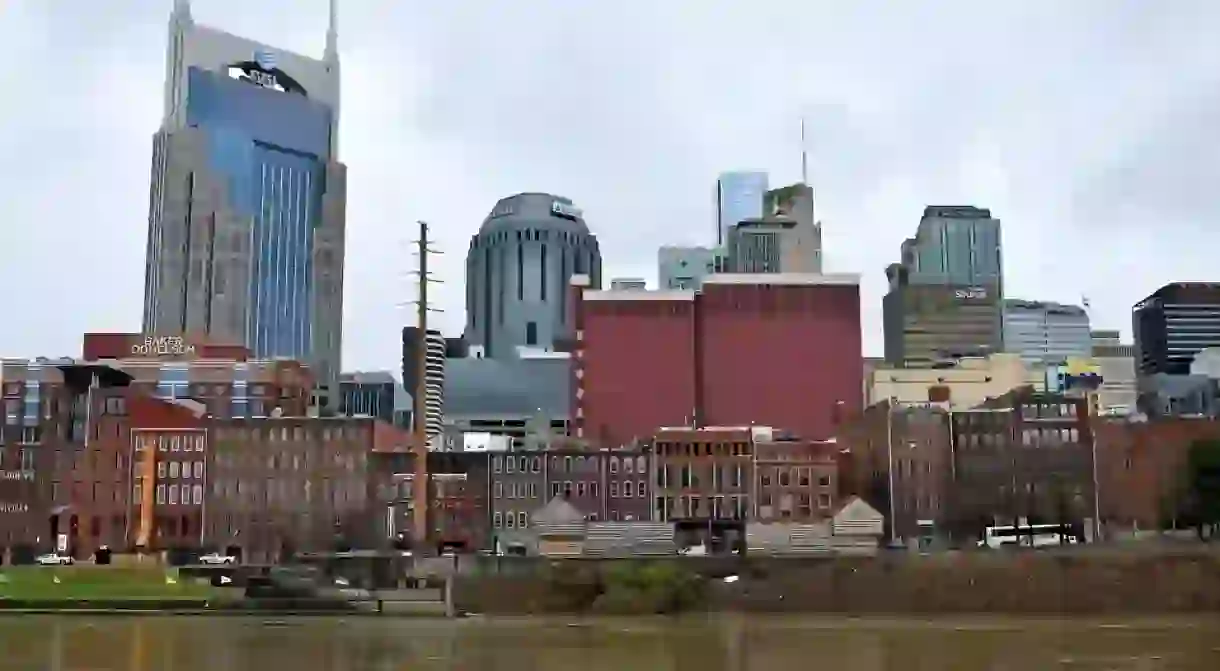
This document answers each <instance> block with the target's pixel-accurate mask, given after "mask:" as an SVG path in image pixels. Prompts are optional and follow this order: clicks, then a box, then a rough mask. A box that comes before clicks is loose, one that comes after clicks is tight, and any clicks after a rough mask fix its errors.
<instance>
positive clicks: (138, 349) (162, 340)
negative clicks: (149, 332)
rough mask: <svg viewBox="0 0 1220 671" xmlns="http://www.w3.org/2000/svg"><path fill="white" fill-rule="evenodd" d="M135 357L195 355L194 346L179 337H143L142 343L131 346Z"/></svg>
mask: <svg viewBox="0 0 1220 671" xmlns="http://www.w3.org/2000/svg"><path fill="white" fill-rule="evenodd" d="M131 353H132V354H133V355H135V356H145V357H156V356H186V355H189V354H194V353H195V346H194V345H192V344H190V343H188V342H186V341H184V340H183V339H182V337H181V336H145V337H144V340H143V341H142V342H138V343H136V344H134V345H132V346H131Z"/></svg>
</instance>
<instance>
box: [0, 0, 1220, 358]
mask: <svg viewBox="0 0 1220 671" xmlns="http://www.w3.org/2000/svg"><path fill="white" fill-rule="evenodd" d="M341 2H342V4H341V7H340V31H339V44H340V52H341V54H342V58H343V68H344V69H343V75H344V79H343V100H344V102H343V110H342V113H343V117H342V122H341V128H342V130H341V138H342V140H341V142H342V146H341V149H340V151H341V159H342V160H343V161H344V162H346V163H347V164H348V167H349V187H348V198H349V200H348V212H347V222H348V249H347V277H346V282H347V285H346V298H345V301H346V302H345V307H344V312H345V320H344V321H345V331H344V367H345V368H347V369H356V368H360V369H393V370H397V368H398V367H399V364H400V349H399V348H400V346H399V342H398V338H399V335H398V330H399V327H401V326H402V325H404V324H408V323H414V313H413V312H412V311H411V309H410V307H409V306H406V305H405V304H406V303H407V302H408V301H410V300H411V299H412V298H413V297H414V291H413V289H412V286H411V281H410V279H409V276H408V272H409V271H410V270H411V269H412V268H413V266H414V258H413V257H412V256H411V255H410V250H411V241H412V240H413V239H414V238H415V228H414V223H413V222H415V221H416V220H417V219H421V218H422V219H426V220H428V221H430V222H431V223H432V224H433V226H434V232H435V236H436V238H437V245H436V246H437V247H438V248H439V249H442V250H443V251H444V252H445V255H444V256H442V257H440V258H438V259H437V260H436V261H435V265H436V267H437V275H438V277H439V278H441V279H443V280H444V281H445V282H446V284H444V285H441V286H439V287H436V289H435V290H434V295H435V296H436V297H437V299H438V307H442V308H444V309H445V311H446V312H445V313H443V314H441V315H438V316H437V317H436V319H438V320H439V321H440V322H441V324H442V326H443V328H444V329H445V330H446V331H447V332H449V333H450V334H452V335H457V334H458V333H460V331H461V327H462V324H463V319H464V318H463V314H462V313H463V300H464V299H463V295H464V294H463V289H462V281H463V277H462V276H463V269H464V258H465V253H466V248H467V245H468V244H469V240H470V236H471V235H472V234H474V233H475V232H476V230H477V228H478V226H479V223H480V221H481V219H482V218H483V217H484V216H485V215H486V214H487V212H488V210H490V208H491V207H492V205H493V204H494V202H495V200H496V199H497V198H498V197H501V196H505V195H509V194H512V193H516V192H519V191H548V192H552V193H557V194H562V195H565V196H568V197H570V198H572V199H573V200H574V201H575V202H576V204H577V205H579V206H581V207H583V208H584V209H585V212H586V217H587V218H588V221H589V224H590V226H591V227H592V229H593V230H594V232H595V233H596V234H597V235H598V237H599V238H600V240H601V247H602V254H603V257H604V262H605V268H606V276H607V277H612V276H646V277H647V278H649V281H650V282H655V275H656V260H655V258H656V251H655V249H656V247H657V246H658V245H661V244H688V243H689V244H694V243H707V242H709V241H710V240H712V239H713V237H714V234H715V233H714V230H715V229H714V224H713V223H712V222H713V212H712V201H711V197H712V196H711V194H712V185H713V182H714V180H715V177H716V174H717V173H718V172H720V171H724V170H732V169H749V168H753V169H762V170H766V171H769V172H770V174H771V180H772V183H773V184H775V185H780V184H785V183H789V182H793V181H796V180H797V179H798V178H799V173H800V141H799V140H800V136H799V122H798V119H799V118H800V116H802V115H805V116H806V117H807V118H808V135H809V141H808V148H809V151H810V157H811V158H810V163H811V175H812V181H813V183H814V187H815V190H816V198H817V204H818V216H819V218H821V219H822V220H823V221H824V225H825V228H824V231H825V232H824V235H825V245H826V258H827V270H828V271H850V272H859V273H862V274H863V277H864V291H863V310H864V333H865V343H866V345H865V349H866V353H868V354H879V353H880V351H881V327H880V323H881V307H880V306H881V296H882V294H883V291H884V285H885V282H884V273H883V270H884V267H885V265H886V264H887V263H889V262H891V261H893V260H895V258H896V256H897V253H898V246H899V244H900V243H901V241H902V239H903V238H904V237H905V236H907V235H910V234H911V233H912V232H913V231H914V229H915V226H916V224H917V223H918V219H919V214H920V212H921V210H922V208H923V207H924V206H925V205H928V204H943V205H949V204H969V205H978V206H982V207H989V208H991V210H992V212H993V213H995V215H996V216H998V217H1000V218H1001V219H1002V220H1003V223H1004V245H1005V261H1006V267H1005V271H1006V274H1007V288H1008V294H1009V295H1010V296H1014V297H1022V298H1030V299H1051V300H1060V301H1070V302H1079V301H1080V298H1081V296H1082V295H1083V296H1088V297H1089V298H1090V299H1091V301H1092V304H1093V317H1094V324H1095V327H1102V328H1106V327H1109V328H1122V329H1123V331H1124V333H1127V334H1128V336H1129V334H1130V316H1129V311H1130V306H1131V304H1132V303H1134V302H1135V301H1137V300H1138V299H1140V298H1142V297H1143V296H1145V295H1146V294H1147V293H1149V292H1150V291H1152V290H1153V289H1155V288H1156V287H1158V286H1159V285H1161V284H1163V283H1165V282H1167V281H1172V280H1182V281H1188V280H1195V281H1203V280H1215V281H1220V253H1218V250H1220V200H1218V198H1217V193H1218V192H1220V40H1217V39H1216V35H1217V34H1220V3H1218V2H1215V0H1167V1H1165V2H1147V1H1146V0H1071V1H1063V0H1033V1H1028V0H1027V1H1016V0H1014V1H1011V2H978V1H977V0H962V1H960V2H948V1H946V2H926V1H925V2H909V1H900V0H891V1H889V2H868V1H865V0H856V1H855V2H832V1H830V0H754V1H753V2H740V1H728V0H724V1H722V0H697V1H696V0H647V1H645V0H616V1H615V2H592V1H584V2H582V1H576V0H515V1H514V2H491V0H483V1H481V2H476V1H473V0H449V1H448V2H425V1H423V0H406V1H402V2H385V1H384V0H381V1H375V0H341ZM171 4H172V3H171V2H170V1H169V0H107V1H106V2H84V1H82V0H4V1H0V62H2V63H5V64H6V65H4V66H0V90H3V91H4V92H5V96H4V104H3V107H0V156H3V158H4V160H3V163H2V164H0V171H2V174H0V207H2V208H3V210H2V215H3V218H0V300H2V301H3V304H2V305H0V356H14V357H33V356H36V355H48V356H57V355H79V351H80V334H81V333H82V332H83V331H86V330H97V331H113V330H121V331H137V330H139V328H140V314H141V305H142V295H143V281H144V276H143V275H144V270H143V269H144V266H143V257H144V252H145V250H144V245H145V234H146V226H147V223H146V222H147V208H148V182H149V158H150V150H151V139H152V135H153V133H154V132H155V131H156V129H157V126H158V124H159V122H160V118H161V113H162V110H161V106H162V98H161V91H162V88H161V87H162V80H163V78H164V76H165V72H164V68H165V58H164V53H165V42H166V22H167V17H168V15H169V10H170V5H171ZM1001 5H1002V6H1004V7H1007V9H998V7H1000V6H1001ZM193 12H194V16H195V19H196V21H198V22H200V23H205V24H210V25H213V26H216V27H219V28H221V29H224V30H227V31H229V32H233V33H236V34H239V35H242V36H246V37H251V38H255V39H258V40H261V41H263V42H266V43H269V44H271V45H274V46H279V47H283V48H288V49H292V50H294V51H300V52H303V53H306V54H311V55H315V56H320V55H321V53H322V47H323V37H324V31H325V24H326V0H261V1H259V2H253V3H252V2H238V1H237V0H195V1H194V2H193Z"/></svg>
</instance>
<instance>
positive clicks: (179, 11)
mask: <svg viewBox="0 0 1220 671" xmlns="http://www.w3.org/2000/svg"><path fill="white" fill-rule="evenodd" d="M329 4H330V7H329V9H330V16H329V20H328V22H327V25H326V51H325V52H323V59H324V60H326V61H327V62H330V63H337V62H338V61H339V25H338V24H339V7H338V5H339V0H329ZM173 18H174V20H175V21H177V22H179V23H183V24H190V23H191V0H174V14H173Z"/></svg>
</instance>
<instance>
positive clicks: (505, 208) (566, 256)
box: [465, 193, 602, 358]
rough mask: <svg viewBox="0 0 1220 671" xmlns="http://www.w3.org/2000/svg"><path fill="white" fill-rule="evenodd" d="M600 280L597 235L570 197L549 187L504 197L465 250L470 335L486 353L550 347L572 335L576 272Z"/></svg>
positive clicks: (471, 341)
mask: <svg viewBox="0 0 1220 671" xmlns="http://www.w3.org/2000/svg"><path fill="white" fill-rule="evenodd" d="M582 274H583V275H588V276H589V277H590V281H591V282H592V285H593V286H594V287H600V286H601V274H602V257H601V250H600V249H598V246H597V238H596V237H594V236H593V234H592V233H590V232H589V227H588V226H587V225H586V224H585V220H584V214H583V213H582V212H581V210H580V209H579V208H577V207H576V206H574V205H573V204H572V201H571V200H569V199H567V198H564V197H562V196H553V195H551V194H547V193H519V194H517V195H515V196H509V197H508V198H502V199H500V201H499V202H497V203H496V206H495V207H494V208H492V211H491V214H489V215H488V216H487V219H485V220H484V221H483V226H482V228H481V229H480V230H479V233H478V235H475V236H474V237H473V238H472V239H471V241H470V251H469V252H467V254H466V334H465V337H466V341H467V342H468V343H469V344H470V345H472V346H475V347H482V348H483V352H484V356H486V357H492V358H511V357H514V356H516V354H517V352H518V349H517V348H518V347H530V348H550V347H552V346H553V345H554V343H555V341H556V340H557V339H560V338H565V337H568V336H570V335H571V330H572V315H571V314H570V313H571V309H570V306H569V305H568V286H569V284H570V282H571V278H572V275H582Z"/></svg>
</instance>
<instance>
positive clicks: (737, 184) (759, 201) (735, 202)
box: [716, 172, 767, 245]
mask: <svg viewBox="0 0 1220 671" xmlns="http://www.w3.org/2000/svg"><path fill="white" fill-rule="evenodd" d="M766 194H767V173H765V172H726V173H721V175H720V177H719V178H718V179H717V180H716V244H717V245H724V244H725V242H726V241H727V239H728V232H729V228H730V227H731V226H733V225H734V224H736V223H737V222H739V221H741V220H743V219H753V218H758V217H761V216H763V215H764V214H767V212H766V211H765V210H764V208H763V199H764V198H765V197H766Z"/></svg>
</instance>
